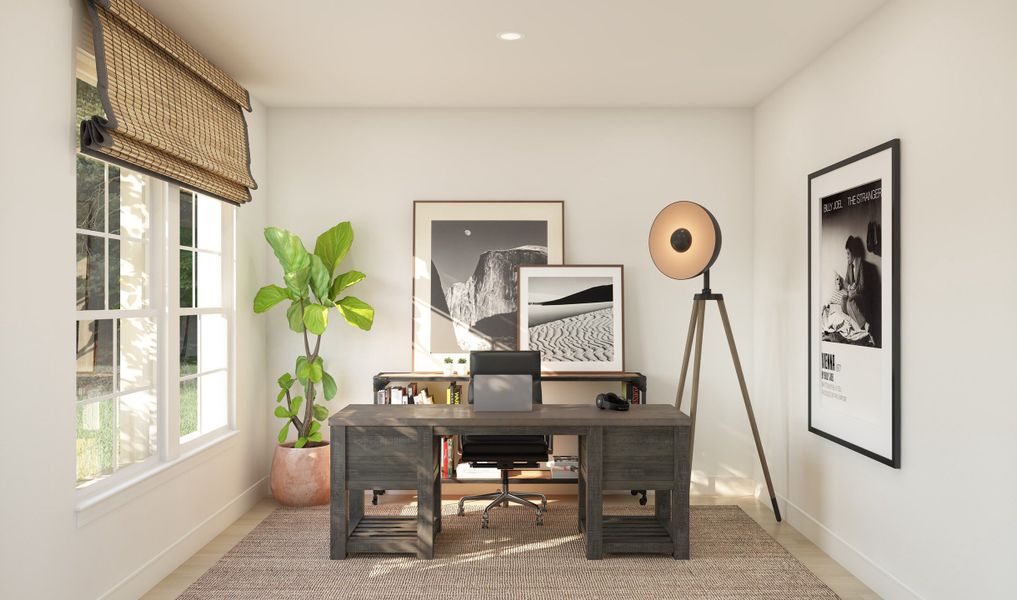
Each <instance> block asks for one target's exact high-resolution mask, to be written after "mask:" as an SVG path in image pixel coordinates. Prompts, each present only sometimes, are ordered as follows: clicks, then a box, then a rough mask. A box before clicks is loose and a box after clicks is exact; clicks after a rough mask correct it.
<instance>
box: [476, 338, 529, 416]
mask: <svg viewBox="0 0 1017 600" xmlns="http://www.w3.org/2000/svg"><path fill="white" fill-rule="evenodd" d="M474 375H532V376H533V403H534V404H543V400H542V398H541V395H540V352H539V351H535V350H534V351H531V350H525V351H515V350H511V351H509V350H494V351H483V352H470V389H469V393H468V398H469V403H470V404H473V376H474Z"/></svg>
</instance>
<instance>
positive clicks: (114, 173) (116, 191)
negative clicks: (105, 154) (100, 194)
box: [106, 165, 120, 234]
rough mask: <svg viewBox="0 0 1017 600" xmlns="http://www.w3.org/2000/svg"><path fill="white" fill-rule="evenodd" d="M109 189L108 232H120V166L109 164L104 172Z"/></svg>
mask: <svg viewBox="0 0 1017 600" xmlns="http://www.w3.org/2000/svg"><path fill="white" fill-rule="evenodd" d="M106 185H107V189H108V190H109V232H110V233H117V234H118V233H120V167H117V166H115V165H109V166H108V167H107V172H106Z"/></svg>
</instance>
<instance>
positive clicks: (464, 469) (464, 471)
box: [455, 463, 501, 479]
mask: <svg viewBox="0 0 1017 600" xmlns="http://www.w3.org/2000/svg"><path fill="white" fill-rule="evenodd" d="M455 476H456V479H499V478H501V471H499V470H498V468H497V467H474V466H471V465H470V464H469V463H459V464H458V465H456V469H455Z"/></svg>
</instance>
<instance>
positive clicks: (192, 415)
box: [180, 379, 198, 437]
mask: <svg viewBox="0 0 1017 600" xmlns="http://www.w3.org/2000/svg"><path fill="white" fill-rule="evenodd" d="M196 431H198V380H197V379H188V380H187V381H181V382H180V437H186V436H188V435H190V434H192V433H194V432H196Z"/></svg>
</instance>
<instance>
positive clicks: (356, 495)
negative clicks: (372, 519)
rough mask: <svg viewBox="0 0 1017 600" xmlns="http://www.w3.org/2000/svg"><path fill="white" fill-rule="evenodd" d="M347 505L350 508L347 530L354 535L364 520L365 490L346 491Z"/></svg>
mask: <svg viewBox="0 0 1017 600" xmlns="http://www.w3.org/2000/svg"><path fill="white" fill-rule="evenodd" d="M346 505H347V506H349V509H348V511H347V512H348V514H349V521H347V523H348V524H347V526H346V529H347V531H348V532H349V533H353V530H354V529H356V528H357V525H359V524H360V519H363V518H364V490H346Z"/></svg>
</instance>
